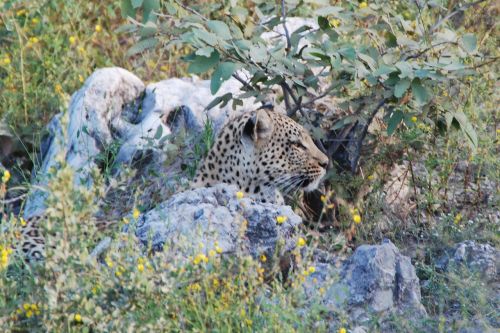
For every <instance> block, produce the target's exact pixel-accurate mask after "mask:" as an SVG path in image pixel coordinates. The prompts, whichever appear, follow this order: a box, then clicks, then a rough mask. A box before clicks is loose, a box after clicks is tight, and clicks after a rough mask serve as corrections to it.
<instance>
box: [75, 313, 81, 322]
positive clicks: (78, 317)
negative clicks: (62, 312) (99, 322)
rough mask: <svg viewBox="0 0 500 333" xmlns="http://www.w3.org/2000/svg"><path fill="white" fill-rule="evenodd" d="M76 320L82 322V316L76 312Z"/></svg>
mask: <svg viewBox="0 0 500 333" xmlns="http://www.w3.org/2000/svg"><path fill="white" fill-rule="evenodd" d="M75 321H76V322H77V323H81V322H82V316H81V315H80V314H79V313H77V314H75Z"/></svg>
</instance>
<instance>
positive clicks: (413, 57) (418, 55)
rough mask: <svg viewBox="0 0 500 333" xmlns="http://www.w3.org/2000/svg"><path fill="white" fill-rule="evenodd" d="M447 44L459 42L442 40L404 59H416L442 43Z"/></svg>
mask: <svg viewBox="0 0 500 333" xmlns="http://www.w3.org/2000/svg"><path fill="white" fill-rule="evenodd" d="M445 44H452V45H458V43H457V42H441V43H436V44H434V45H431V46H429V47H428V48H426V49H423V50H422V51H419V52H417V53H415V54H410V55H409V56H407V57H406V58H404V59H403V61H406V60H409V59H415V58H418V57H420V56H421V55H423V54H425V53H427V52H429V51H430V50H432V49H434V48H435V47H436V46H441V45H445Z"/></svg>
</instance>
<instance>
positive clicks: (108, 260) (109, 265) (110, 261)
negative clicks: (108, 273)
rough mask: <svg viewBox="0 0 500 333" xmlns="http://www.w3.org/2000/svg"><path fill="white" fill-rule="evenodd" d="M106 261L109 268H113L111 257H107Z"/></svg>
mask: <svg viewBox="0 0 500 333" xmlns="http://www.w3.org/2000/svg"><path fill="white" fill-rule="evenodd" d="M104 261H105V262H106V265H108V267H109V268H113V265H114V264H113V260H111V258H110V257H106V259H104Z"/></svg>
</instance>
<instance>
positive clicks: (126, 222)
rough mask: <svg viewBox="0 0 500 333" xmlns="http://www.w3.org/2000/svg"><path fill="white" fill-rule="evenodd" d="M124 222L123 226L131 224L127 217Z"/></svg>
mask: <svg viewBox="0 0 500 333" xmlns="http://www.w3.org/2000/svg"><path fill="white" fill-rule="evenodd" d="M122 222H123V224H129V223H130V221H129V220H128V218H126V217H124V218H123V219H122Z"/></svg>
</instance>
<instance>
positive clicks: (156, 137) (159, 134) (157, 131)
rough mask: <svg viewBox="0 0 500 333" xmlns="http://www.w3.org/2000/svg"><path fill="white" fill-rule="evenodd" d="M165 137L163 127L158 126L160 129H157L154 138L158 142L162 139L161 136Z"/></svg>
mask: <svg viewBox="0 0 500 333" xmlns="http://www.w3.org/2000/svg"><path fill="white" fill-rule="evenodd" d="M162 135H163V126H161V125H160V126H158V128H157V129H156V133H155V136H154V138H155V139H156V140H159V139H160V138H161V136H162Z"/></svg>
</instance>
